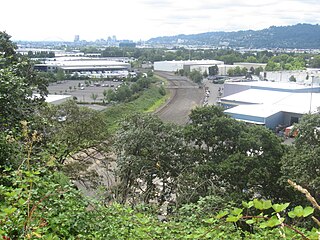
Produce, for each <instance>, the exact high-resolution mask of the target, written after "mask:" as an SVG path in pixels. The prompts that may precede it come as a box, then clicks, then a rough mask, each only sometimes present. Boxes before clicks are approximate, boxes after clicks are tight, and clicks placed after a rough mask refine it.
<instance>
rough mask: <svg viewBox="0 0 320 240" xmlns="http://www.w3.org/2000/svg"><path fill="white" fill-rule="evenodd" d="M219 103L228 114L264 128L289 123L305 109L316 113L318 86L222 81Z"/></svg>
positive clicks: (302, 113)
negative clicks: (222, 89) (223, 83)
mask: <svg viewBox="0 0 320 240" xmlns="http://www.w3.org/2000/svg"><path fill="white" fill-rule="evenodd" d="M221 105H222V106H223V107H224V108H226V110H225V113H226V114H228V115H230V116H231V117H233V118H235V119H237V120H240V121H244V122H247V123H253V124H258V125H264V126H266V127H267V128H270V129H275V128H276V127H277V126H279V125H282V126H290V125H292V124H293V123H296V122H298V121H299V119H300V118H301V117H302V115H304V114H307V113H319V110H320V87H319V85H317V86H304V85H298V84H295V83H282V84H281V83H275V82H263V81H259V82H249V83H246V82H243V83H226V84H225V85H224V97H223V98H221Z"/></svg>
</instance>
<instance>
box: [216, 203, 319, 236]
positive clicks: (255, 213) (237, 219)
mask: <svg viewBox="0 0 320 240" xmlns="http://www.w3.org/2000/svg"><path fill="white" fill-rule="evenodd" d="M242 205H243V208H233V209H231V210H223V211H220V212H219V213H218V214H217V215H216V219H222V218H225V220H226V222H227V223H228V222H231V223H234V224H237V225H238V226H239V227H240V228H244V226H246V225H247V226H250V228H251V230H250V232H251V233H252V232H255V233H257V232H259V231H260V230H261V229H263V231H265V229H267V228H271V229H272V228H279V234H280V236H286V237H289V238H290V239H293V238H296V237H301V238H303V239H318V237H319V232H318V233H317V230H316V229H315V228H313V229H312V230H311V231H308V232H305V231H302V230H301V229H298V228H297V227H294V226H291V225H290V218H291V219H292V218H307V217H308V216H310V215H311V214H313V213H314V208H312V207H310V206H307V207H305V208H303V207H302V206H296V207H294V208H293V209H292V210H291V211H290V209H289V205H290V203H284V204H272V202H271V200H258V199H253V200H252V201H249V202H243V203H242ZM272 210H273V211H272ZM288 217H289V218H288ZM285 220H287V222H285ZM244 224H246V225H244Z"/></svg>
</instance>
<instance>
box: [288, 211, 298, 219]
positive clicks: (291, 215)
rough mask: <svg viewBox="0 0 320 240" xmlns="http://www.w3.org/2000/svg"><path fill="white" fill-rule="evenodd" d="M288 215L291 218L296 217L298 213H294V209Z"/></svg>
mask: <svg viewBox="0 0 320 240" xmlns="http://www.w3.org/2000/svg"><path fill="white" fill-rule="evenodd" d="M288 216H289V217H290V218H295V217H296V214H295V213H294V211H290V212H288Z"/></svg>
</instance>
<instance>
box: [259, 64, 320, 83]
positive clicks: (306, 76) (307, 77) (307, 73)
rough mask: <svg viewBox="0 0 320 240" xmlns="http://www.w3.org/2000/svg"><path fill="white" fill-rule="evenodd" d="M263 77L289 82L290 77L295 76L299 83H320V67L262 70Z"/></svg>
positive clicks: (269, 79)
mask: <svg viewBox="0 0 320 240" xmlns="http://www.w3.org/2000/svg"><path fill="white" fill-rule="evenodd" d="M260 76H261V78H262V79H266V80H268V81H274V82H288V80H289V79H290V77H294V79H295V80H296V82H297V83H306V84H310V85H311V84H312V82H313V83H318V84H319V83H320V69H315V68H307V69H306V70H287V71H270V72H261V73H260Z"/></svg>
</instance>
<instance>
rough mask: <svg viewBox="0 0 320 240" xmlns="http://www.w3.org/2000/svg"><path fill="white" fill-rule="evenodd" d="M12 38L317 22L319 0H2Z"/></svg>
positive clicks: (2, 26)
mask: <svg viewBox="0 0 320 240" xmlns="http://www.w3.org/2000/svg"><path fill="white" fill-rule="evenodd" d="M0 8H1V13H0V31H6V32H7V33H8V34H10V35H11V36H12V39H14V40H38V41H43V40H65V41H73V39H74V36H75V35H76V34H77V35H80V39H81V40H96V39H101V38H103V39H106V38H107V37H108V36H113V35H115V36H116V37H117V39H131V40H140V39H141V40H148V39H149V38H152V37H158V36H170V35H177V34H192V33H202V32H211V31H237V30H248V29H253V30H259V29H263V28H267V27H269V26H272V25H274V26H284V25H293V24H296V23H312V24H317V23H320V14H319V13H320V0H90V1H88V0H54V1H48V0H4V1H1V4H0Z"/></svg>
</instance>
